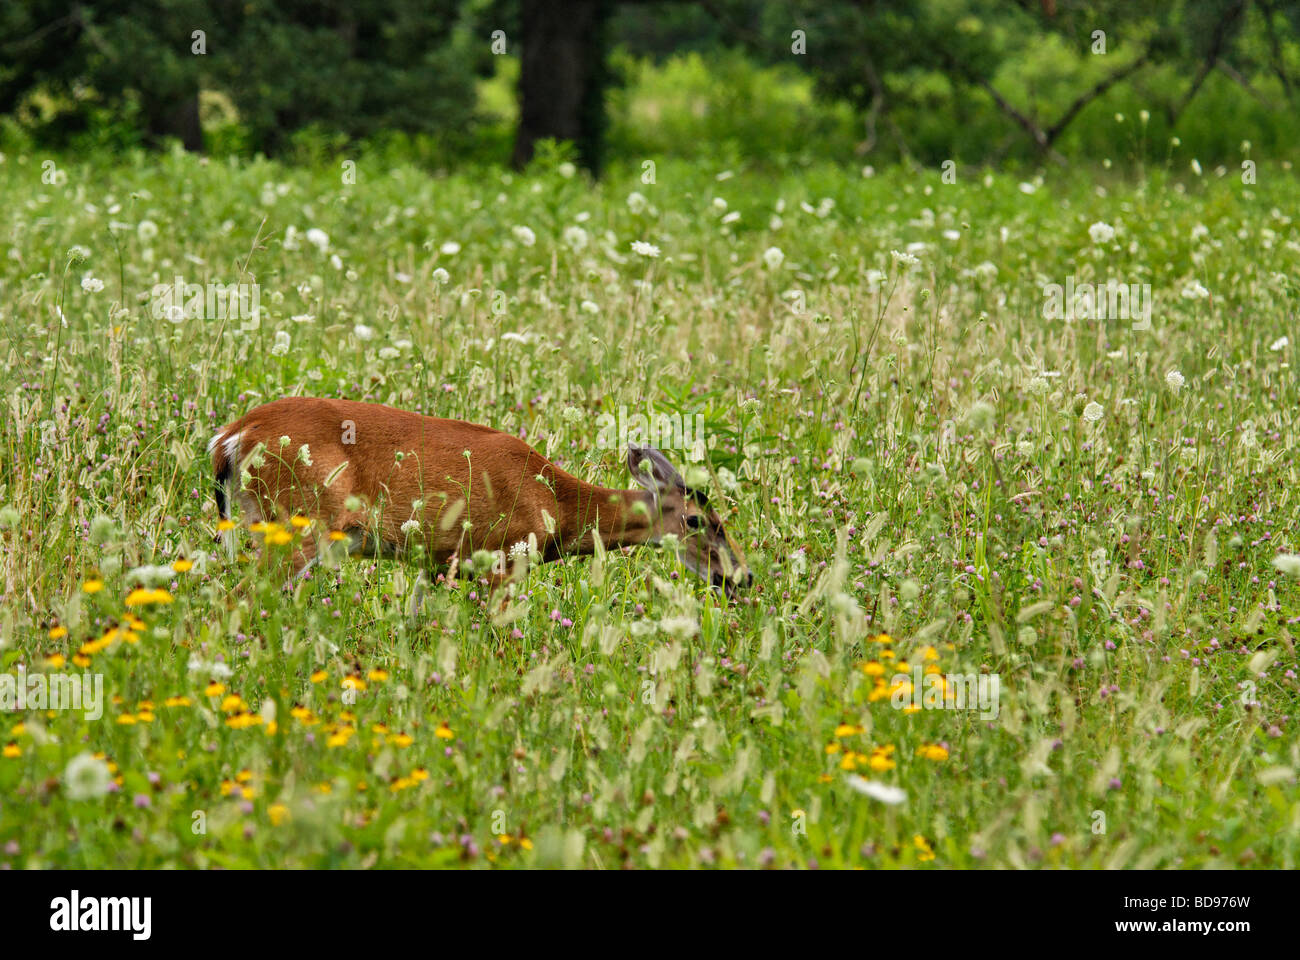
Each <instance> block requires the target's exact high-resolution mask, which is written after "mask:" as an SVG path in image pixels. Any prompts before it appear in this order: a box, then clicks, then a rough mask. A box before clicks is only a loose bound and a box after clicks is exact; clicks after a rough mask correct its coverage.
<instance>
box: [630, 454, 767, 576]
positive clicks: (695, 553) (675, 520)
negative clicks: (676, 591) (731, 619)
mask: <svg viewBox="0 0 1300 960" xmlns="http://www.w3.org/2000/svg"><path fill="white" fill-rule="evenodd" d="M627 465H628V469H629V470H631V471H632V479H633V480H634V481H636V483H637V484H638V485H639V486H641V487H644V488H645V489H646V490H649V491H650V493H651V494H653V496H654V504H655V505H654V509H653V510H652V511H651V526H650V534H649V536H648V537H647V538H646V539H647V541H648V542H650V543H656V544H658V543H662V542H663V538H664V537H665V536H667V535H669V534H671V535H673V536H674V537H676V538H677V555H678V557H679V558H680V559H681V561H682V564H683V565H684V566H685V567H686V568H687V569H688V570H690V571H691V572H692V573H694V574H696V575H697V576H699V577H700V578H702V579H703V580H704V581H705V583H708V584H710V585H711V586H714V587H717V588H719V589H721V590H725V591H726V593H727V595H728V596H731V597H734V596H735V595H736V590H737V589H738V588H740V587H747V586H749V585H750V584H751V583H753V581H754V576H753V574H752V573H750V571H749V567H748V566H747V565H746V563H745V555H744V554H743V553H742V552H741V550H740V548H739V547H738V546H736V544H735V543H734V542H733V541H732V539H731V538H730V537H729V536H727V531H726V530H725V529H723V526H722V519H721V518H720V517H719V516H718V514H717V511H716V510H714V509H713V508H712V507H711V506H709V500H708V498H707V497H706V496H705V495H704V494H703V493H702V492H701V491H699V490H693V489H691V488H690V487H688V486H687V485H686V481H685V480H683V479H682V477H681V474H679V473H678V472H677V471H676V470H675V469H674V468H673V465H672V464H671V463H669V462H668V458H667V457H665V456H664V455H663V454H662V453H660V452H659V451H658V450H656V449H655V448H654V447H637V446H629V447H628V449H627Z"/></svg>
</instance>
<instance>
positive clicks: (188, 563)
mask: <svg viewBox="0 0 1300 960" xmlns="http://www.w3.org/2000/svg"><path fill="white" fill-rule="evenodd" d="M172 569H173V570H175V571H176V572H177V573H185V572H186V571H188V570H193V569H194V561H192V560H186V559H185V558H184V557H181V558H180V559H179V560H177V561H175V562H174V563H172Z"/></svg>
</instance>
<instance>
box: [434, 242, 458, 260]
mask: <svg viewBox="0 0 1300 960" xmlns="http://www.w3.org/2000/svg"><path fill="white" fill-rule="evenodd" d="M438 250H439V251H441V252H442V253H443V254H444V255H445V256H448V257H454V256H455V255H456V254H458V253H460V244H459V243H457V242H456V241H455V240H448V241H447V242H446V243H444V244H443V245H442V246H441V247H439V248H438Z"/></svg>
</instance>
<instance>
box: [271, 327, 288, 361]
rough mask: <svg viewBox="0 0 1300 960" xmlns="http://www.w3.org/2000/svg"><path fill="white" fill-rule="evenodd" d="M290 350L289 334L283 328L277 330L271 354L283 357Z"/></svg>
mask: <svg viewBox="0 0 1300 960" xmlns="http://www.w3.org/2000/svg"><path fill="white" fill-rule="evenodd" d="M288 352H289V334H287V333H285V332H284V331H283V330H277V331H276V332H275V343H273V344H271V356H273V357H283V356H284V355H285V354H287V353H288Z"/></svg>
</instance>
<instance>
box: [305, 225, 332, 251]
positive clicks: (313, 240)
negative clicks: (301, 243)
mask: <svg viewBox="0 0 1300 960" xmlns="http://www.w3.org/2000/svg"><path fill="white" fill-rule="evenodd" d="M307 242H308V243H310V244H311V245H312V246H313V247H315V248H316V249H317V250H319V251H320V252H321V253H324V252H325V250H326V249H327V248H328V247H329V245H330V235H329V234H328V233H326V232H325V231H324V230H322V229H321V228H320V227H312V228H311V229H310V230H308V231H307Z"/></svg>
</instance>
